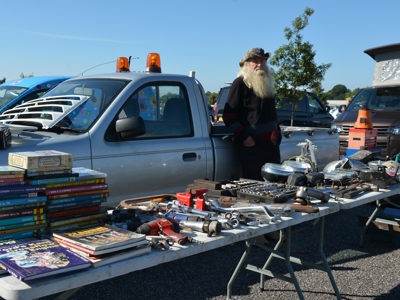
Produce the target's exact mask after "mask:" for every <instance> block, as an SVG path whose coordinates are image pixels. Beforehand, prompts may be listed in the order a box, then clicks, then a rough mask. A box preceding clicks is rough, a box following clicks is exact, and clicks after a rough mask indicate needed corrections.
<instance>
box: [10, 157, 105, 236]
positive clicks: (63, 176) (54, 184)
mask: <svg viewBox="0 0 400 300" xmlns="http://www.w3.org/2000/svg"><path fill="white" fill-rule="evenodd" d="M8 164H9V166H13V167H17V168H20V169H22V170H24V180H25V183H26V184H27V185H28V186H30V187H31V188H35V187H44V196H45V197H46V208H45V210H46V215H45V216H46V221H47V222H46V223H47V227H46V229H47V233H51V232H52V231H55V230H60V231H62V230H67V229H76V228H80V227H83V226H94V225H98V224H103V223H104V221H105V220H106V218H107V211H105V210H104V209H102V208H101V202H104V201H106V198H107V196H108V192H109V190H108V185H107V183H106V182H105V178H106V174H105V173H102V172H97V171H94V170H91V169H88V168H83V167H79V168H73V166H72V155H71V154H70V153H65V152H60V151H55V150H39V151H26V152H11V153H9V156H8Z"/></svg>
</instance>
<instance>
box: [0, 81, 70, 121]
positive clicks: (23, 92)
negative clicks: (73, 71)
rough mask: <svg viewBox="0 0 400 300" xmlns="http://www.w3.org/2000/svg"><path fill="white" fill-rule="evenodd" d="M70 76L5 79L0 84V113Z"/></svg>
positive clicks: (42, 92)
mask: <svg viewBox="0 0 400 300" xmlns="http://www.w3.org/2000/svg"><path fill="white" fill-rule="evenodd" d="M69 78H71V77H70V76H37V77H25V78H19V79H15V80H10V81H7V82H5V83H3V84H1V85H0V114H1V113H3V112H5V111H6V110H7V109H10V108H13V107H14V106H16V105H19V104H22V103H25V102H26V101H29V100H32V99H36V98H39V97H41V96H42V95H43V94H44V93H46V92H47V91H49V90H50V89H52V88H54V87H55V86H57V85H58V84H59V83H60V82H63V81H64V80H66V79H69Z"/></svg>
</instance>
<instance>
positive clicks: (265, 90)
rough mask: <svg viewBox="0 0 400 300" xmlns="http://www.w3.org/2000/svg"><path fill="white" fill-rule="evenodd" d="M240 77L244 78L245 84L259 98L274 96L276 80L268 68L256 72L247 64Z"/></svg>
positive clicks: (241, 70) (241, 69)
mask: <svg viewBox="0 0 400 300" xmlns="http://www.w3.org/2000/svg"><path fill="white" fill-rule="evenodd" d="M238 76H243V81H244V83H245V84H246V85H247V86H248V87H249V88H251V89H253V91H254V93H255V94H256V96H257V97H259V98H261V99H263V98H270V97H272V96H273V95H274V80H273V78H272V76H271V72H270V71H269V69H268V66H266V65H265V66H264V67H263V68H258V69H256V70H254V69H252V68H250V67H248V66H247V64H246V63H245V64H244V66H243V67H242V68H240V71H239V74H238Z"/></svg>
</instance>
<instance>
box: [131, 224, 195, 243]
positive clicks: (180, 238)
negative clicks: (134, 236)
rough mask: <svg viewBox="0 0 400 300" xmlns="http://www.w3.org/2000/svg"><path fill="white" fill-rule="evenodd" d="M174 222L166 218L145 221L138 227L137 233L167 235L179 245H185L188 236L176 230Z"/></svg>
mask: <svg viewBox="0 0 400 300" xmlns="http://www.w3.org/2000/svg"><path fill="white" fill-rule="evenodd" d="M174 227H175V226H174V224H173V223H172V222H171V221H169V220H168V219H166V218H157V219H155V220H153V221H150V222H147V223H143V224H142V225H140V226H139V227H138V228H137V229H136V232H137V233H142V234H145V235H161V236H163V235H165V236H168V237H170V238H172V239H173V240H174V242H175V243H178V244H179V245H184V244H185V243H186V242H187V241H188V237H187V236H185V235H183V234H181V233H179V232H176V231H175V230H176V229H175V228H174Z"/></svg>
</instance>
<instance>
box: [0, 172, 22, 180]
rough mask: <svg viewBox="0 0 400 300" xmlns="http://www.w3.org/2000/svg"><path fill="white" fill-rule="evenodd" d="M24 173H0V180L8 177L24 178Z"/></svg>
mask: <svg viewBox="0 0 400 300" xmlns="http://www.w3.org/2000/svg"><path fill="white" fill-rule="evenodd" d="M24 177H25V174H23V173H21V174H0V180H2V179H9V178H24Z"/></svg>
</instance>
